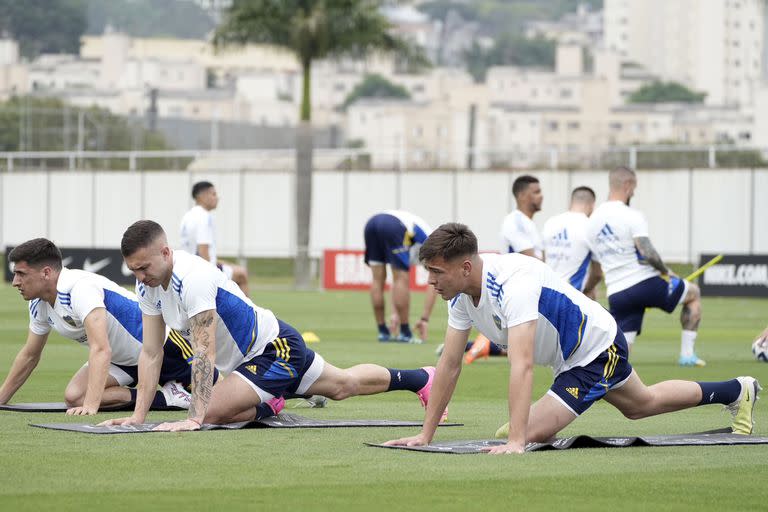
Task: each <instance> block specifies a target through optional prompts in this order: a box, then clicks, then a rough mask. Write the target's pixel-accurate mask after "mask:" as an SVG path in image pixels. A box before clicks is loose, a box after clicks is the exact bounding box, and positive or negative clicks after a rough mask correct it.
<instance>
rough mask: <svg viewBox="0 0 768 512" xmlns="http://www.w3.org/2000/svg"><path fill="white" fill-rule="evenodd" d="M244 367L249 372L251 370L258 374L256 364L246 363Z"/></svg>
mask: <svg viewBox="0 0 768 512" xmlns="http://www.w3.org/2000/svg"><path fill="white" fill-rule="evenodd" d="M245 369H246V370H248V371H249V372H251V373H252V374H254V375H258V373H259V367H258V366H256V365H255V364H249V365H247V366H246V367H245Z"/></svg>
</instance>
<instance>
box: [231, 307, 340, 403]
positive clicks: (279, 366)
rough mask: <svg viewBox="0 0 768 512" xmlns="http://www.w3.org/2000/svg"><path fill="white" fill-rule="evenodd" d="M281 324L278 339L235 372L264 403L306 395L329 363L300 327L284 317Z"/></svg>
mask: <svg viewBox="0 0 768 512" xmlns="http://www.w3.org/2000/svg"><path fill="white" fill-rule="evenodd" d="M277 323H278V325H279V326H280V331H279V333H278V335H277V338H275V339H274V340H272V341H271V342H270V343H268V344H267V346H266V348H265V349H264V352H262V353H261V355H258V356H256V357H254V358H253V359H251V360H249V361H246V362H244V363H243V364H241V365H240V366H238V367H237V368H235V370H234V372H233V373H236V374H238V375H239V376H240V377H242V378H243V379H245V381H246V382H248V383H249V384H250V385H251V387H252V388H253V389H254V391H256V393H257V394H258V395H259V398H260V399H261V401H262V402H265V401H267V400H269V399H270V398H273V397H276V396H283V395H285V394H286V393H295V394H297V395H303V394H305V393H306V391H307V389H309V387H310V386H311V385H312V384H314V383H315V381H316V380H317V379H318V377H320V374H321V373H322V371H323V366H324V364H325V362H324V361H323V358H322V357H321V356H320V355H319V354H315V353H314V351H312V350H311V349H309V348H308V347H307V346H306V345H305V344H304V338H302V337H301V334H299V332H298V331H297V330H296V329H294V328H293V327H291V326H290V325H288V324H287V323H285V322H283V321H282V320H278V321H277Z"/></svg>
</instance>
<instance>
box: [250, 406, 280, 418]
mask: <svg viewBox="0 0 768 512" xmlns="http://www.w3.org/2000/svg"><path fill="white" fill-rule="evenodd" d="M274 415H275V411H273V410H272V408H271V407H270V406H269V405H267V404H266V403H265V402H261V403H260V404H259V405H257V406H256V417H255V418H254V419H255V420H263V419H264V418H269V417H271V416H274Z"/></svg>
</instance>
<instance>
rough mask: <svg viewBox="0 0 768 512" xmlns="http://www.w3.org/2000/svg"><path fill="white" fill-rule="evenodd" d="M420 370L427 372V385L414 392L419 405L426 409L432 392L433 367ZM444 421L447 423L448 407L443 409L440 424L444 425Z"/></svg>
mask: <svg viewBox="0 0 768 512" xmlns="http://www.w3.org/2000/svg"><path fill="white" fill-rule="evenodd" d="M421 369H422V370H424V371H425V372H427V383H426V384H424V387H423V388H421V389H420V390H418V391H417V392H416V395H417V396H418V397H419V400H420V401H421V405H423V406H424V408H425V409H426V408H427V404H428V403H429V394H430V392H431V391H432V381H433V380H435V367H434V366H424V367H422V368H421ZM446 421H448V407H446V408H445V410H444V411H443V415H442V416H441V417H440V423H444V422H446Z"/></svg>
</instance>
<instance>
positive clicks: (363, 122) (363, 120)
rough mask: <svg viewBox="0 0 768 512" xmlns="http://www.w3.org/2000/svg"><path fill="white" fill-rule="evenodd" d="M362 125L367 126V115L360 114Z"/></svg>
mask: <svg viewBox="0 0 768 512" xmlns="http://www.w3.org/2000/svg"><path fill="white" fill-rule="evenodd" d="M359 119H360V124H365V114H360V118H359Z"/></svg>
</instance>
